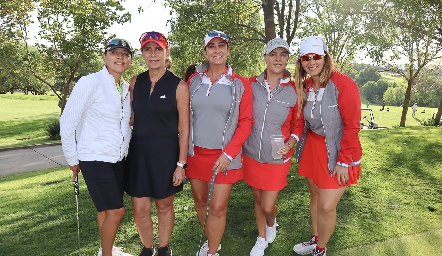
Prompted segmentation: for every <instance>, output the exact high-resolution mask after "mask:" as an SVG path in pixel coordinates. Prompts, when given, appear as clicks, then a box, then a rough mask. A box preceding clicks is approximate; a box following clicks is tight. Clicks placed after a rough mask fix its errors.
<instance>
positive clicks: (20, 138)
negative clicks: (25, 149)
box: [0, 114, 58, 147]
mask: <svg viewBox="0 0 442 256" xmlns="http://www.w3.org/2000/svg"><path fill="white" fill-rule="evenodd" d="M57 118H58V116H54V115H52V114H43V115H38V116H35V117H34V118H33V119H21V120H14V121H0V139H1V140H2V144H1V145H0V147H11V146H17V145H30V144H35V143H40V142H41V141H42V140H48V141H50V140H49V137H47V135H46V131H45V129H46V128H47V127H48V125H49V124H50V123H52V122H53V121H54V120H56V119H57Z"/></svg>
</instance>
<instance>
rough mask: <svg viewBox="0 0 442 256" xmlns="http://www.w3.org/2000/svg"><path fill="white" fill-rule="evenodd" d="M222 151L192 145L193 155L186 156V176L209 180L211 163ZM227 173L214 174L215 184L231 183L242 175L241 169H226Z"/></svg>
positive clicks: (211, 168) (211, 169) (240, 178)
mask: <svg viewBox="0 0 442 256" xmlns="http://www.w3.org/2000/svg"><path fill="white" fill-rule="evenodd" d="M222 153H223V151H222V150H221V149H207V148H201V147H197V146H195V147H194V155H193V157H190V156H188V157H187V170H186V176H187V177H188V178H191V179H198V180H203V181H206V182H210V180H211V179H212V173H213V165H214V164H215V162H216V160H218V158H219V156H220V155H221V154H222ZM226 173H227V175H225V174H224V172H220V173H218V174H217V175H216V179H215V183H216V184H233V183H236V182H238V181H240V180H242V177H243V169H242V168H240V169H232V170H227V172H226Z"/></svg>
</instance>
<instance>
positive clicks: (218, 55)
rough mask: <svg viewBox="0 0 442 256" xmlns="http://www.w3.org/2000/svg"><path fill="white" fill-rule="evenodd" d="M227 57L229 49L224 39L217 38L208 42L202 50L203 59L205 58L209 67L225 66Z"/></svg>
mask: <svg viewBox="0 0 442 256" xmlns="http://www.w3.org/2000/svg"><path fill="white" fill-rule="evenodd" d="M229 55H230V47H229V46H228V44H227V43H226V41H224V39H222V38H219V37H215V38H213V39H212V40H210V42H209V43H207V45H206V49H205V50H204V57H206V59H207V61H208V62H209V64H210V65H226V63H227V57H229Z"/></svg>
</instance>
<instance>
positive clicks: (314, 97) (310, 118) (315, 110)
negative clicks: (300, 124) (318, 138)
mask: <svg viewBox="0 0 442 256" xmlns="http://www.w3.org/2000/svg"><path fill="white" fill-rule="evenodd" d="M324 91H325V88H321V87H320V88H319V89H318V90H317V91H316V92H315V91H314V90H313V88H310V90H309V91H308V92H307V103H306V104H305V107H304V118H305V120H306V121H307V122H308V123H309V124H310V129H311V130H312V131H313V132H314V133H316V134H318V135H322V136H325V131H324V125H323V124H322V116H321V114H322V113H321V102H322V96H323V95H324Z"/></svg>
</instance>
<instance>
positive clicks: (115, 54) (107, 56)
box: [102, 48, 132, 79]
mask: <svg viewBox="0 0 442 256" xmlns="http://www.w3.org/2000/svg"><path fill="white" fill-rule="evenodd" d="M102 58H103V61H104V63H105V65H106V67H107V70H108V72H109V74H111V75H112V76H114V77H115V78H116V79H117V77H118V79H119V77H121V75H122V74H123V73H124V72H126V70H127V69H128V68H129V67H130V65H131V64H132V55H131V54H130V52H129V51H128V50H127V49H124V48H115V49H112V50H109V51H106V53H104V54H103V56H102Z"/></svg>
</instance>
